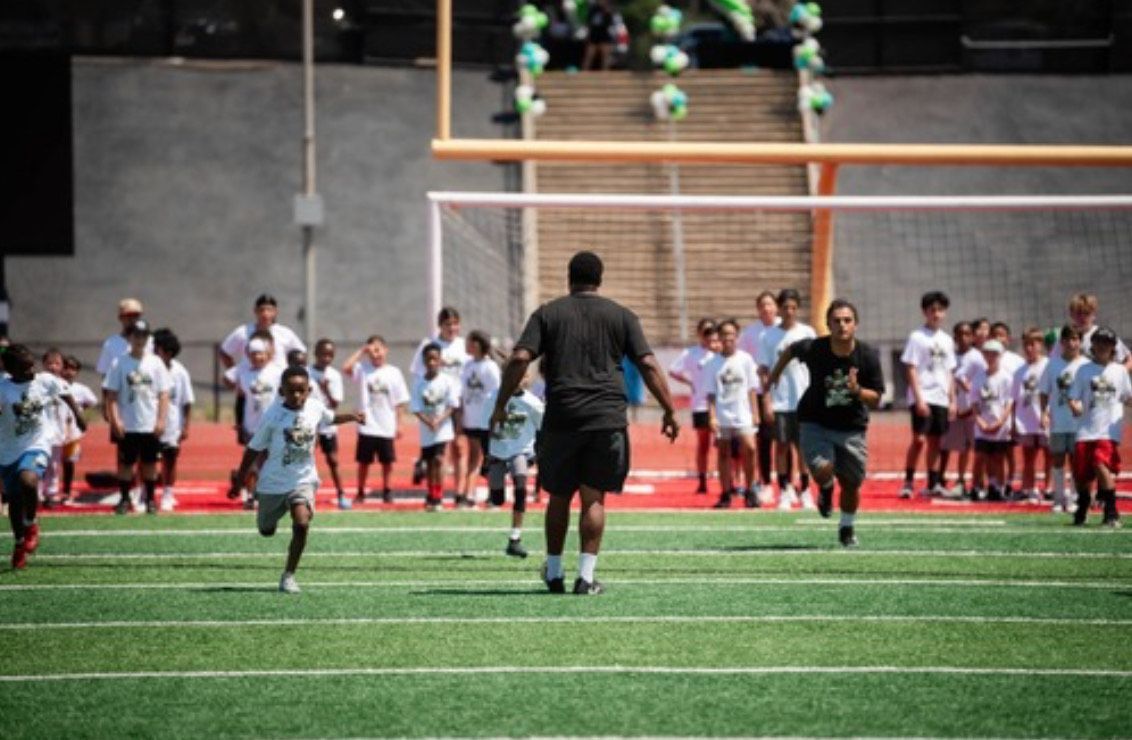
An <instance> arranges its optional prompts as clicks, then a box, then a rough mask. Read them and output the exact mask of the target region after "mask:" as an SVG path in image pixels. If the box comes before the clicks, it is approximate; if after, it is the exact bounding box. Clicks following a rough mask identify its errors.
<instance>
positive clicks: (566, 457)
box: [537, 429, 629, 496]
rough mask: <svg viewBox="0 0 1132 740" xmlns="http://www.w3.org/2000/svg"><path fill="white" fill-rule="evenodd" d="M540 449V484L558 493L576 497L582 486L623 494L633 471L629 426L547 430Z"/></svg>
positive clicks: (553, 492) (555, 494) (551, 491)
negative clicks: (578, 430)
mask: <svg viewBox="0 0 1132 740" xmlns="http://www.w3.org/2000/svg"><path fill="white" fill-rule="evenodd" d="M537 451H538V469H539V483H540V484H541V487H542V488H544V489H545V490H547V491H549V492H550V493H551V494H552V495H554V496H572V495H574V492H575V491H577V490H578V487H579V486H582V485H586V486H589V487H590V488H596V489H597V490H599V491H605V492H610V493H620V492H621V488H622V486H624V485H625V477H626V476H627V475H628V474H629V434H628V432H627V431H626V430H625V429H598V430H594V431H590V432H563V431H557V430H550V429H544V430H543V431H542V434H541V435H540V439H539V447H538V450H537Z"/></svg>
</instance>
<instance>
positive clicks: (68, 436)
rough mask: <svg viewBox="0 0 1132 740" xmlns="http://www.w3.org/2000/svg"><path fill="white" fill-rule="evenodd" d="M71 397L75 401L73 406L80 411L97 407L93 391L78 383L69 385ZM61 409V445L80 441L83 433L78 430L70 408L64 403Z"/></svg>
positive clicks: (96, 397) (96, 398) (96, 399)
mask: <svg viewBox="0 0 1132 740" xmlns="http://www.w3.org/2000/svg"><path fill="white" fill-rule="evenodd" d="M71 397H72V398H73V399H75V405H76V406H78V407H79V410H81V411H85V410H86V409H89V408H93V407H95V406H97V405H98V396H96V395H94V391H92V390H91V389H90V388H88V387H86V386H85V385H83V384H82V383H80V382H78V381H75V382H73V383H71ZM62 408H63V443H64V444H66V443H69V442H76V441H78V440H80V439H82V438H83V434H84V432H83V430H81V429H79V425H78V423H77V422H76V421H75V415H74V414H72V413H71V408H70V407H69V406H68V405H67V404H65V403H64V404H62Z"/></svg>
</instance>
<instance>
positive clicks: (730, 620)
mask: <svg viewBox="0 0 1132 740" xmlns="http://www.w3.org/2000/svg"><path fill="white" fill-rule="evenodd" d="M809 622H838V623H844V622H852V623H854V624H858V623H873V624H915V623H921V622H923V623H931V624H975V625H1004V624H1012V625H1024V626H1081V627H1128V626H1132V619H1087V618H1082V619H1076V618H1062V617H980V616H940V615H928V616H894V615H855V614H836V615H824V614H809V615H807V614H792V615H765V616H749V615H736V616H706V615H699V614H692V615H686V616H684V615H653V616H600V615H580V616H572V617H564V616H546V617H340V618H311V619H301V618H289V619H203V620H161V619H151V620H119V621H97V622H17V623H6V624H0V632H14V631H30V632H36V631H42V630H73V629H80V630H89V629H120V628H128V627H158V628H161V629H189V628H207V629H213V628H222V627H227V628H236V629H240V628H245V627H306V626H336V627H349V626H355V625H418V624H423V625H429V624H466V625H492V624H498V625H516V624H684V623H694V624H704V623H725V624H790V623H809Z"/></svg>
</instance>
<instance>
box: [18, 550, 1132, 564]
mask: <svg viewBox="0 0 1132 740" xmlns="http://www.w3.org/2000/svg"><path fill="white" fill-rule="evenodd" d="M499 554H500V551H499V550H494V549H493V550H373V551H361V550H343V551H340V552H307V553H304V555H303V557H306V558H347V559H349V558H424V559H429V558H451V557H477V558H478V557H494V556H496V555H499ZM602 554H603V555H651V556H657V557H664V556H676V557H755V558H764V557H790V558H794V557H805V556H813V555H827V556H834V557H867V556H870V555H882V556H900V557H908V558H939V557H957V558H980V557H988V558H1010V559H1013V560H1027V559H1043V560H1044V559H1053V560H1132V552H1011V551H1009V550H862V549H856V548H855V549H852V550H848V551H846V550H844V549H842V548H840V547H836V548H835V547H832V546H831V547H828V548H824V549H821V550H776V549H769V550H728V549H711V548H704V549H683V550H659V549H647V550H646V549H641V550H634V549H623V550H618V549H608V550H603V551H602ZM277 557H279V553H278V552H275V551H270V552H268V551H264V552H224V551H220V552H104V553H91V552H88V553H53V554H47V553H45V554H40V555H37V556H36V558H37V559H38V560H41V561H44V562H53V561H61V562H65V561H71V560H80V561H84V562H88V561H91V560H223V559H226V558H277Z"/></svg>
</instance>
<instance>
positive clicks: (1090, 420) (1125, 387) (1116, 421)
mask: <svg viewBox="0 0 1132 740" xmlns="http://www.w3.org/2000/svg"><path fill="white" fill-rule="evenodd" d="M1069 397H1070V398H1071V399H1073V400H1076V401H1080V402H1081V403H1082V405H1084V407H1085V413H1084V414H1083V415H1082V416H1081V417H1080V426H1079V427H1078V428H1077V441H1078V442H1091V441H1094V440H1098V439H1111V440H1112V441H1113V442H1117V443H1119V442H1120V438H1121V436H1122V432H1123V428H1124V402H1125V401H1127V400H1128V399H1129V398H1132V382H1130V381H1129V380H1128V371H1127V370H1126V369H1125V368H1124V366H1123V365H1121V364H1120V363H1118V362H1110V363H1109V364H1107V365H1105V366H1104V367H1101V366H1100V365H1098V364H1097V363H1095V362H1089V363H1086V364H1084V365H1082V366H1081V368H1080V369H1079V370H1078V371H1077V377H1076V378H1074V379H1073V385H1072V386H1071V387H1070V389H1069Z"/></svg>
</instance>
